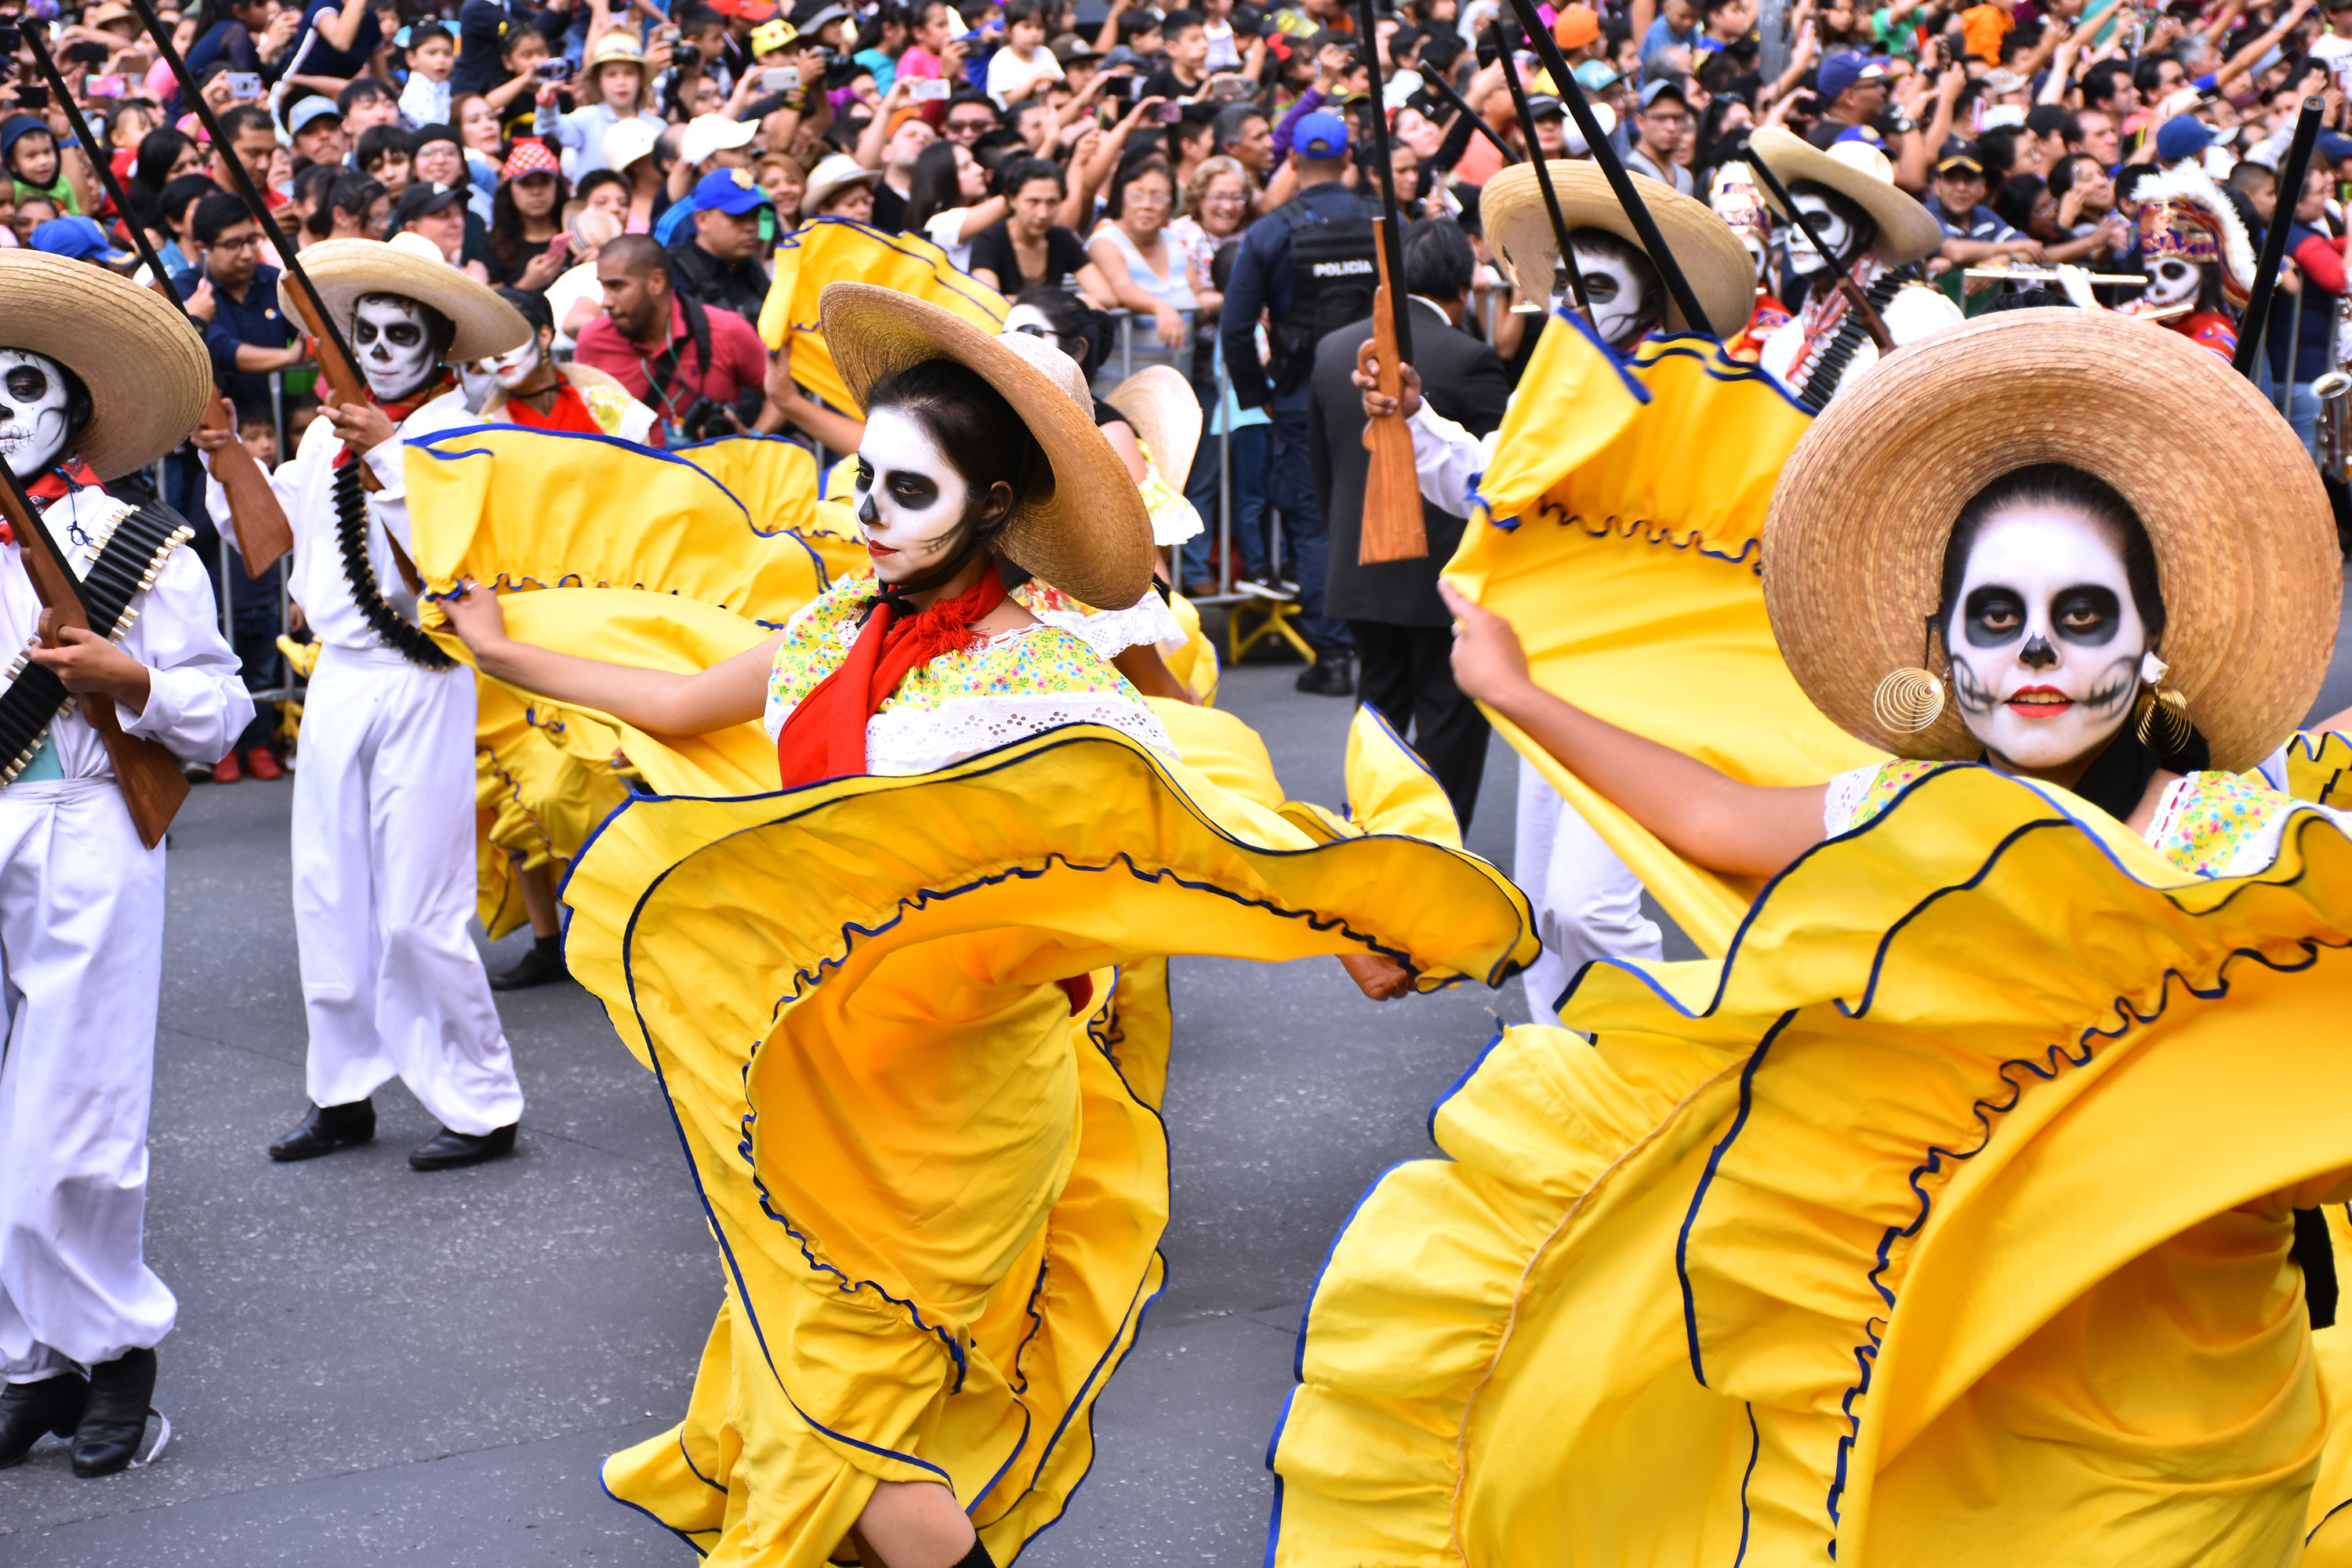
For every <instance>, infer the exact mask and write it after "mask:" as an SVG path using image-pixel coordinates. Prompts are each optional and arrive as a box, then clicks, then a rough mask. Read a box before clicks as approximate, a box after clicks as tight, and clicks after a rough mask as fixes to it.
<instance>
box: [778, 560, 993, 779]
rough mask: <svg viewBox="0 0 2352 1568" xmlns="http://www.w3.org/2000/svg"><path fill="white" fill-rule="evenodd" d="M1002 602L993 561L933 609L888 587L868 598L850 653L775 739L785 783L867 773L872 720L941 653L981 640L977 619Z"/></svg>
mask: <svg viewBox="0 0 2352 1568" xmlns="http://www.w3.org/2000/svg"><path fill="white" fill-rule="evenodd" d="M1003 602H1004V577H1003V574H1002V573H1000V572H999V571H997V570H996V563H995V562H994V561H990V562H989V563H988V564H987V567H986V569H985V570H983V571H982V573H981V574H980V581H979V582H977V583H975V584H972V585H971V587H969V588H967V589H965V590H964V591H963V592H962V593H961V594H958V595H956V596H955V597H954V598H952V599H941V600H940V601H939V602H937V603H936V604H934V605H931V607H930V608H929V609H928V610H920V611H919V610H917V609H916V608H915V607H914V605H912V604H911V603H910V602H908V599H907V598H906V597H905V595H904V594H903V593H902V592H900V591H898V590H895V589H893V588H890V587H888V586H887V585H885V586H883V588H882V591H881V592H879V593H877V594H875V595H872V596H871V597H869V598H868V599H867V600H866V616H865V619H864V620H863V621H862V622H861V623H860V625H859V628H858V633H857V641H856V645H855V646H853V647H851V648H850V650H849V657H848V658H846V659H844V660H843V661H842V664H841V668H838V669H836V670H835V671H834V672H833V673H832V674H831V675H828V676H826V677H825V678H824V679H823V680H820V681H818V682H817V683H816V688H815V689H814V690H813V691H811V692H810V693H809V694H808V695H807V696H806V697H803V698H802V699H801V705H800V706H799V707H797V708H795V709H793V716H792V717H791V718H789V719H787V720H785V721H784V728H783V731H782V733H780V734H779V735H777V737H776V770H777V772H778V773H782V775H783V782H784V787H785V788H786V789H798V788H799V787H800V786H801V785H803V784H814V783H816V782H817V781H818V780H819V779H833V778H841V777H843V776H845V775H846V774H850V773H864V772H865V771H866V721H867V720H869V719H871V718H873V717H874V715H875V713H876V712H877V710H880V708H881V706H882V704H883V703H884V702H885V701H887V700H888V699H889V696H890V694H891V693H892V692H894V691H896V690H898V683H899V682H900V681H902V680H904V679H907V677H908V674H909V673H911V672H912V671H914V670H915V669H917V668H920V667H921V666H923V665H926V664H929V663H930V662H931V660H933V659H935V658H939V657H940V655H942V654H950V653H955V652H958V651H960V650H961V649H964V648H976V647H979V646H980V644H981V641H982V639H981V637H979V636H978V634H976V633H974V632H973V630H972V623H973V622H974V621H977V620H979V619H980V618H981V617H982V616H985V615H987V614H988V613H989V612H990V611H991V610H993V609H995V608H996V606H997V605H1001V604H1003ZM877 611H879V612H880V613H879V614H877V613H876V612H877Z"/></svg>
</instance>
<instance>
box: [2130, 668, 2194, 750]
mask: <svg viewBox="0 0 2352 1568" xmlns="http://www.w3.org/2000/svg"><path fill="white" fill-rule="evenodd" d="M2138 731H2139V742H2140V744H2141V745H2143V746H2149V747H2153V748H2154V749H2155V750H2157V751H2158V752H2177V751H2179V750H2180V748H2181V747H2183V746H2185V745H2187V744H2188V743H2189V699H2188V697H2187V696H2186V695H2185V694H2184V693H2183V692H2182V691H2181V690H2180V689H2179V687H2177V686H2167V685H2165V684H2163V683H2162V682H2161V681H2157V680H2151V681H2149V682H2148V683H2147V687H2146V689H2143V690H2142V691H2141V692H2140V694H2139V726H2138Z"/></svg>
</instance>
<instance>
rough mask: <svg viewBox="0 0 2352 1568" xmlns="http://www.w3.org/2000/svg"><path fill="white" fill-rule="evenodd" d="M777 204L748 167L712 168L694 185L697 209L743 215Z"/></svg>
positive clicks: (700, 211) (695, 208) (731, 215)
mask: <svg viewBox="0 0 2352 1568" xmlns="http://www.w3.org/2000/svg"><path fill="white" fill-rule="evenodd" d="M773 205H776V204H775V203H774V202H772V201H771V200H770V199H769V198H768V193H767V192H765V191H763V190H761V188H760V182H759V181H757V180H755V179H753V178H752V177H751V170H749V169H713V170H711V171H710V173H709V174H705V175H703V176H702V178H701V179H700V180H699V181H698V182H697V183H696V184H695V187H694V210H695V211H696V212H698V213H711V212H718V213H725V214H727V215H728V216H730V217H741V216H743V215H744V214H745V213H751V212H758V211H759V210H760V209H761V207H772V206H773Z"/></svg>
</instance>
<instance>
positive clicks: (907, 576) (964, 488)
mask: <svg viewBox="0 0 2352 1568" xmlns="http://www.w3.org/2000/svg"><path fill="white" fill-rule="evenodd" d="M856 489H857V525H858V527H859V528H861V529H863V530H864V531H865V533H866V553H867V554H868V555H870V556H872V557H873V559H874V574H875V576H877V577H878V578H880V579H881V580H882V581H883V582H885V583H905V582H910V581H914V580H916V579H918V578H920V577H921V576H923V575H924V574H926V573H929V572H931V571H934V570H936V569H937V568H939V567H940V566H944V565H946V564H947V563H948V562H949V561H950V559H951V558H952V557H953V556H954V554H955V553H956V552H957V550H958V549H959V548H960V547H961V544H962V542H963V540H964V536H965V531H966V530H965V520H966V514H967V513H968V512H970V510H971V499H972V497H971V486H970V485H969V484H967V483H966V482H965V480H964V477H963V475H962V474H961V473H959V472H957V470H956V467H955V465H954V464H953V463H951V462H950V461H949V460H948V455H947V454H946V453H945V452H944V451H942V450H940V444H939V442H938V441H937V440H935V439H933V437H932V436H931V433H930V431H929V430H928V429H927V428H925V427H924V425H923V422H922V421H921V420H920V419H918V418H917V417H915V416H913V415H912V414H911V413H909V412H908V411H907V410H906V409H903V408H891V407H882V408H877V409H874V410H872V411H871V412H870V413H868V414H867V416H866V438H865V439H864V440H863V441H861V442H859V443H858V447H857V485H856Z"/></svg>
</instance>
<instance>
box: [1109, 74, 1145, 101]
mask: <svg viewBox="0 0 2352 1568" xmlns="http://www.w3.org/2000/svg"><path fill="white" fill-rule="evenodd" d="M1112 100H1118V102H1120V103H1125V104H1138V103H1141V102H1142V101H1143V79H1142V78H1141V77H1139V76H1133V75H1129V76H1115V77H1113V78H1111V79H1110V80H1109V81H1108V82H1107V83H1106V84H1105V85H1104V87H1103V101H1104V102H1106V103H1108V102H1110V101H1112Z"/></svg>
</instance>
